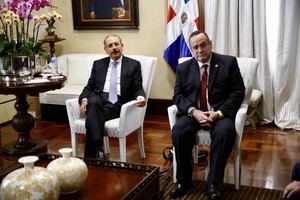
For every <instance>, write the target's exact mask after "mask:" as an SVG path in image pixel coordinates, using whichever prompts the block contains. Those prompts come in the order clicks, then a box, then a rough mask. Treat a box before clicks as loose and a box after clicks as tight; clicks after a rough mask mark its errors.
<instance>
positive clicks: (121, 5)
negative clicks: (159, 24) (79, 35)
mask: <svg viewBox="0 0 300 200" xmlns="http://www.w3.org/2000/svg"><path fill="white" fill-rule="evenodd" d="M72 9H73V25H74V29H77V30H80V29H85V30H86V29H138V27H139V12H138V11H139V9H138V0H72Z"/></svg>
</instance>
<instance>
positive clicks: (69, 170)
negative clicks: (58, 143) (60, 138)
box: [47, 148, 88, 194]
mask: <svg viewBox="0 0 300 200" xmlns="http://www.w3.org/2000/svg"><path fill="white" fill-rule="evenodd" d="M58 152H59V153H60V154H61V155H62V157H60V158H57V159H55V160H53V161H51V162H50V163H49V164H48V166H47V169H48V170H49V171H51V172H54V173H55V174H56V175H57V177H58V180H59V183H60V192H61V193H62V194H70V193H74V192H77V191H79V190H80V188H81V187H82V186H83V184H84V182H85V180H86V178H87V175H88V169H87V166H86V164H85V162H84V161H83V160H81V159H79V158H76V157H72V156H71V153H72V149H71V148H62V149H60V150H59V151H58Z"/></svg>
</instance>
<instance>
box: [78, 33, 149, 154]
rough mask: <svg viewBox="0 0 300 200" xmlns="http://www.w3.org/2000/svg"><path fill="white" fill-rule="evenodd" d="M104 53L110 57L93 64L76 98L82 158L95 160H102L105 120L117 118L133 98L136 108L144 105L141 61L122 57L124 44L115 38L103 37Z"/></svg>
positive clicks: (110, 36)
mask: <svg viewBox="0 0 300 200" xmlns="http://www.w3.org/2000/svg"><path fill="white" fill-rule="evenodd" d="M104 50H105V52H106V53H107V54H108V55H109V57H106V58H103V59H100V60H96V61H95V62H94V64H93V68H92V71H91V75H90V78H89V80H88V83H87V85H86V86H85V87H84V89H83V91H82V93H81V94H80V96H79V99H78V101H79V104H80V111H81V112H82V113H86V124H85V126H86V142H85V152H84V157H89V158H97V159H104V158H105V155H104V152H103V134H104V124H105V121H107V120H110V119H114V118H118V117H119V116H120V111H121V106H122V104H124V103H126V102H128V101H131V100H134V99H136V100H138V102H137V106H140V107H143V106H144V105H145V92H144V90H143V86H142V73H141V64H140V62H138V61H136V60H133V59H131V58H128V57H126V56H123V54H122V52H123V43H122V40H121V38H120V37H119V36H117V35H108V36H106V37H105V39H104ZM113 74H115V75H113ZM112 90H113V92H112Z"/></svg>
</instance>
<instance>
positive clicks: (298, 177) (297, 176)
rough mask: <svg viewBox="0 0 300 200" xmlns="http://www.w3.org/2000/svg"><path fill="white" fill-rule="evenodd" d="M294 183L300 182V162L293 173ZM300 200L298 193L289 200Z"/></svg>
mask: <svg viewBox="0 0 300 200" xmlns="http://www.w3.org/2000/svg"><path fill="white" fill-rule="evenodd" d="M292 181H300V162H297V163H296V164H295V165H294V167H293V171H292ZM299 199H300V194H299V193H296V194H294V195H293V196H291V198H289V200H299Z"/></svg>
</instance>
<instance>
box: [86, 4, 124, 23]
mask: <svg viewBox="0 0 300 200" xmlns="http://www.w3.org/2000/svg"><path fill="white" fill-rule="evenodd" d="M113 8H116V9H117V10H118V12H119V13H122V12H124V11H125V10H124V5H123V4H122V2H121V1H120V0H89V4H88V9H89V13H90V17H91V19H112V18H113V13H112V9H113Z"/></svg>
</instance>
